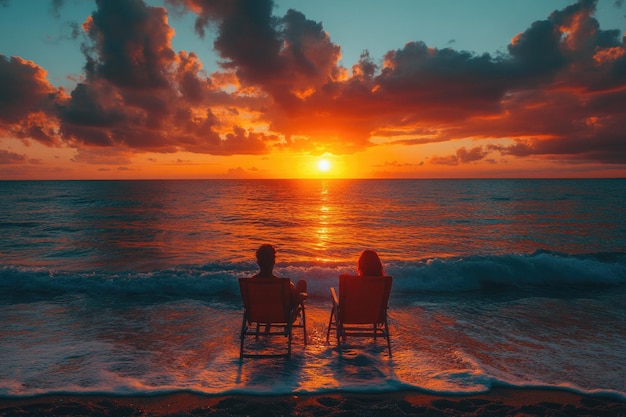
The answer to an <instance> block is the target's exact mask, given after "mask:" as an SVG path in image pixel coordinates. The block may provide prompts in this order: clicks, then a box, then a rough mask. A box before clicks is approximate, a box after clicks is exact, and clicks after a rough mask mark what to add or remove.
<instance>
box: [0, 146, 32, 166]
mask: <svg viewBox="0 0 626 417" xmlns="http://www.w3.org/2000/svg"><path fill="white" fill-rule="evenodd" d="M27 160H28V158H27V157H26V155H20V154H17V153H14V152H9V151H7V150H4V149H0V165H9V164H23V163H25V162H26V161H27Z"/></svg>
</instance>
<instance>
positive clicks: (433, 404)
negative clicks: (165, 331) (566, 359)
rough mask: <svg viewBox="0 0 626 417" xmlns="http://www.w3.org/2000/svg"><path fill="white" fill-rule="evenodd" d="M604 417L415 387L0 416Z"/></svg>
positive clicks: (623, 408)
mask: <svg viewBox="0 0 626 417" xmlns="http://www.w3.org/2000/svg"><path fill="white" fill-rule="evenodd" d="M44 415H45V416H117V417H123V416H196V417H198V416H199V417H201V416H216V417H217V416H221V417H230V416H232V417H234V416H251V417H265V416H303V417H309V416H310V417H325V416H341V417H349V416H390V417H391V416H607V417H613V416H617V417H620V416H621V417H626V402H624V401H621V400H618V399H615V398H607V397H599V396H585V395H578V394H574V393H570V392H566V391H558V390H534V389H528V390H526V389H504V388H500V389H495V390H493V391H491V392H490V393H487V394H480V395H471V396H438V395H430V394H424V393H420V392H415V391H402V392H393V393H382V394H363V393H328V394H315V395H306V394H305V395H281V396H253V395H229V396H208V395H199V394H192V393H177V394H167V395H155V396H128V397H125V396H124V397H122V396H105V395H51V396H41V397H30V398H19V399H16V398H11V399H9V398H0V416H3V417H4V416H7V417H8V416H44Z"/></svg>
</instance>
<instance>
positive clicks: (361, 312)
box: [326, 275, 392, 356]
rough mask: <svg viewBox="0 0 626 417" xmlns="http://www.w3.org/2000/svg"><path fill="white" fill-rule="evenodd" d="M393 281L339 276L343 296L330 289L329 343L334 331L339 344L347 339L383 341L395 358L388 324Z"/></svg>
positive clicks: (340, 290)
mask: <svg viewBox="0 0 626 417" xmlns="http://www.w3.org/2000/svg"><path fill="white" fill-rule="evenodd" d="M391 283H392V278H391V277H390V276H384V277H361V276H354V275H340V276H339V295H337V292H336V291H335V289H334V288H331V289H330V293H331V296H332V302H333V307H332V311H331V313H330V320H329V322H328V331H327V333H326V341H327V342H328V341H329V340H330V332H331V330H335V331H336V334H337V344H338V345H339V346H340V347H341V343H342V342H345V340H346V338H347V337H371V338H374V339H377V338H378V337H383V338H385V339H386V340H387V349H388V350H389V356H391V340H390V335H389V325H388V322H387V309H388V305H387V304H388V302H389V294H390V293H391Z"/></svg>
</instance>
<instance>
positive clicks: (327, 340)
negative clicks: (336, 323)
mask: <svg viewBox="0 0 626 417" xmlns="http://www.w3.org/2000/svg"><path fill="white" fill-rule="evenodd" d="M334 317H335V307H333V309H332V310H331V311H330V320H328V331H327V332H326V343H330V330H331V329H332V325H333V318H334Z"/></svg>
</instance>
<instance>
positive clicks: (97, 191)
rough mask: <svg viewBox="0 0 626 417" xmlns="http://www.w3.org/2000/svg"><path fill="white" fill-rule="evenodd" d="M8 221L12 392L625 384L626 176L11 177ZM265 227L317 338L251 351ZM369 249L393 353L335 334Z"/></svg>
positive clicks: (5, 206)
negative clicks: (342, 296)
mask: <svg viewBox="0 0 626 417" xmlns="http://www.w3.org/2000/svg"><path fill="white" fill-rule="evenodd" d="M0 236H1V237H0V358H2V360H0V396H2V397H25V396H34V395H43V394H52V393H64V394H77V393H81V394H82V393H98V394H118V395H130V394H141V395H143V394H146V395H150V394H160V393H171V392H179V391H185V392H198V393H206V394H234V393H238V394H256V395H273V394H285V393H296V394H297V393H322V392H348V391H349V392H389V391H398V390H407V389H408V390H419V391H423V392H430V393H438V394H450V395H457V394H468V393H482V392H487V391H489V390H491V389H492V388H495V387H525V388H528V387H532V388H540V389H566V390H570V391H574V392H578V393H592V394H603V395H609V396H614V397H616V398H619V399H622V400H623V399H626V180H624V179H580V180H570V179H554V180H553V179H545V180H537V179H532V180H522V179H520V180H509V179H501V180H482V179H480V180H479V179H476V180H324V179H316V180H194V181H179V180H171V181H0ZM262 243H272V244H274V245H275V246H276V248H277V251H278V254H277V265H276V269H275V273H276V274H277V275H280V276H286V277H290V278H292V280H294V281H296V280H299V279H306V280H307V282H308V292H309V297H308V300H307V327H308V337H307V342H308V343H307V345H306V346H304V344H303V340H302V334H301V333H299V331H298V330H296V331H295V333H294V344H293V353H292V357H291V358H290V359H244V360H243V361H240V360H239V331H240V326H241V319H242V304H241V297H240V294H239V288H238V284H237V278H238V277H242V276H249V275H252V274H254V273H255V272H256V264H255V262H254V253H255V250H256V248H257V247H258V246H259V245H260V244H262ZM363 249H374V250H376V251H377V252H378V253H379V255H380V257H381V259H382V261H383V264H384V267H385V272H386V273H387V274H388V275H392V276H393V278H394V281H393V288H392V292H391V296H390V301H389V308H390V310H389V320H390V328H391V334H392V336H391V340H392V341H391V344H392V350H393V355H392V356H391V357H389V356H388V355H387V352H386V344H385V343H384V342H382V341H380V340H379V341H369V340H353V341H352V340H348V343H347V345H346V346H345V347H344V348H343V349H342V350H338V349H337V347H336V342H335V340H334V337H331V340H330V343H327V342H326V329H327V325H328V319H329V315H330V307H331V301H330V292H329V288H330V287H333V286H335V287H336V286H337V285H338V276H339V274H341V273H355V271H356V260H357V258H358V256H359V253H360V252H361V251H362V250H363ZM279 339H280V338H279ZM272 343H280V340H279V341H278V342H272Z"/></svg>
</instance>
